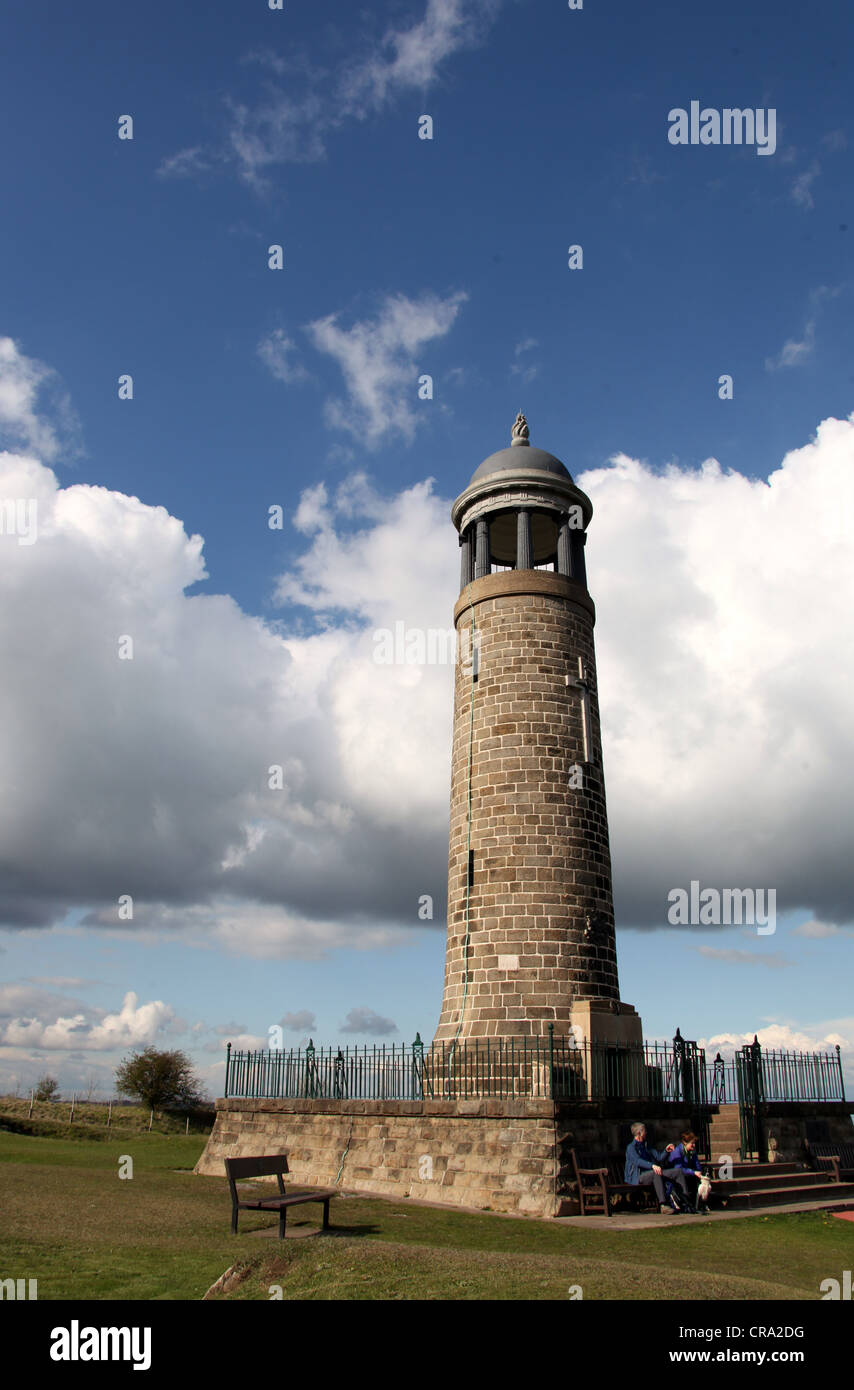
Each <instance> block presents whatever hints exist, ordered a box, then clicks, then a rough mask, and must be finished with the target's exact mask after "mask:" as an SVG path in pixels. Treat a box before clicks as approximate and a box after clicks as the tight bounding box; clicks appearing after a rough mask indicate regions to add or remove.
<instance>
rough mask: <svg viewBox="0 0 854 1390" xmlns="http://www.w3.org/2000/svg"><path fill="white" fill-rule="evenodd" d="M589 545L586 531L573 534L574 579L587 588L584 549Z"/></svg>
mask: <svg viewBox="0 0 854 1390" xmlns="http://www.w3.org/2000/svg"><path fill="white" fill-rule="evenodd" d="M586 544H587V533H586V531H573V532H572V577H573V579H577V580H578V583H579V584H583V585H584V587H585V589H586V588H587V566H586V565H585V563H584V547H585V545H586Z"/></svg>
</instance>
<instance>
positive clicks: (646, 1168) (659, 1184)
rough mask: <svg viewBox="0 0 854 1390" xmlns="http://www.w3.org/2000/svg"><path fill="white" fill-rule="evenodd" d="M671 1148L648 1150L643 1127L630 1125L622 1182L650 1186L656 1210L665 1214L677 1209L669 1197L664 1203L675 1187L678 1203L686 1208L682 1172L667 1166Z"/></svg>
mask: <svg viewBox="0 0 854 1390" xmlns="http://www.w3.org/2000/svg"><path fill="white" fill-rule="evenodd" d="M672 1149H673V1145H672V1144H668V1145H667V1148H666V1149H650V1148H649V1147H648V1146H647V1142H646V1125H643V1124H634V1125H632V1142H631V1143H630V1144H629V1146H628V1148H627V1149H626V1182H627V1183H629V1184H630V1186H632V1187H646V1186H648V1185H649V1184H650V1183H651V1184H652V1186H653V1187H654V1188H655V1195H656V1197H657V1198H658V1205H659V1208H660V1210H661V1211H662V1212H667V1213H668V1214H670V1213H672V1212H674V1211H680V1210H681V1206H680V1205H679V1203H678V1202H677V1201H676V1200H674V1199H673V1197H670V1200H668V1194H669V1193H670V1192H671V1190H672V1188H673V1187H677V1188H679V1191H680V1195H681V1198H682V1200H683V1201H684V1203H685V1205H686V1206H688V1205H689V1199H688V1188H687V1179H686V1176H685V1171H684V1169H683V1168H677V1167H673V1165H672V1164H671V1162H670V1158H671V1151H672ZM665 1184H666V1186H665Z"/></svg>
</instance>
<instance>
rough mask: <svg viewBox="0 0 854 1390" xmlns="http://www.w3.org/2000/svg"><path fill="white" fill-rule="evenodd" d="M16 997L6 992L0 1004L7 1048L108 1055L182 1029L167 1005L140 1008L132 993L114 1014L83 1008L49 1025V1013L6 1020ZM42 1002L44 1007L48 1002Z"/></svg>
mask: <svg viewBox="0 0 854 1390" xmlns="http://www.w3.org/2000/svg"><path fill="white" fill-rule="evenodd" d="M15 993H16V990H15V987H12V989H10V990H6V991H3V994H4V995H5V999H4V1000H2V1001H0V1020H2V1021H0V1042H2V1045H3V1046H4V1047H24V1048H30V1049H34V1050H37V1051H59V1050H62V1051H64V1050H66V1049H69V1048H70V1049H73V1050H75V1051H80V1050H81V1049H82V1050H83V1051H87V1052H109V1051H111V1050H114V1049H116V1048H123V1047H141V1046H145V1045H146V1044H148V1043H152V1042H154V1040H155V1039H156V1038H157V1037H158V1036H159V1035H160V1034H162V1033H164V1032H169V1031H174V1030H175V1029H176V1028H178V1027H180V1026H182V1025H180V1023H179V1021H178V1020H176V1018H175V1014H174V1011H173V1010H172V1009H171V1008H170V1006H169V1005H168V1004H164V1003H163V1001H162V1000H160V999H155V1000H151V1001H150V1002H149V1003H147V1004H140V1003H139V1000H138V997H137V995H136V994H134V993H133V991H132V990H130V991H128V993H127V994H126V995H125V997H124V1001H123V1003H122V1007H121V1009H120V1010H119V1011H118V1012H117V1013H113V1014H109V1013H104V1012H103V1010H92V1009H88V1008H86V1007H83V1006H81V1007H80V1008H79V1009H77V1011H76V1012H74V1013H73V1014H68V1015H67V1016H64V1015H60V1016H59V1017H55V1018H53V1020H52V1021H48V1017H47V1014H46V1013H44V1014H43V1015H42V1016H41V1017H28V1016H26V1015H24V1014H19V1015H16V1016H14V1017H5V1018H3V1014H5V1012H6V1010H7V1009H8V1008H9V1005H10V1002H11V1001H12V1000H13V999H14V998H15ZM29 1002H30V1003H31V1004H32V1003H33V1002H35V1001H34V1000H32V999H31V1000H30V1001H29ZM39 1002H40V1003H41V1004H42V1007H44V1003H46V1002H47V1001H39Z"/></svg>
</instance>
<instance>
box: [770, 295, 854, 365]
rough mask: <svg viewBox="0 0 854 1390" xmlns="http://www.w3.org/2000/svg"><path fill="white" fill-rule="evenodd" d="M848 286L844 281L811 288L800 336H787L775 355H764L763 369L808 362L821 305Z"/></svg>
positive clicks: (812, 348) (835, 297) (811, 353)
mask: <svg viewBox="0 0 854 1390" xmlns="http://www.w3.org/2000/svg"><path fill="white" fill-rule="evenodd" d="M850 288H851V286H850V283H847V282H846V283H843V284H841V285H834V286H832V287H831V286H828V285H819V286H818V287H817V289H814V290H811V291H810V296H809V310H808V314H807V319H806V322H805V324H804V330H803V333H802V335H801V337H800V338H789V339H788V340H787V341H786V342H785V343H784V344H783V346H782V348H781V349H780V351H779V352H778V354H777V356H776V357H766V359H765V370H766V371H768V372H775V371H779V370H780V368H781V367H800V366H801V365H802V364H803V363H804V362H808V361H809V359H810V358H811V357H812V355H813V353H814V352H815V341H816V340H815V331H816V322H817V317H818V314H819V312H820V310H821V306H822V305H823V304H825V303H827V301H828V300H832V299H838V298H839V296H840V295H841V294H844V293H845V291H846V290H849V289H850Z"/></svg>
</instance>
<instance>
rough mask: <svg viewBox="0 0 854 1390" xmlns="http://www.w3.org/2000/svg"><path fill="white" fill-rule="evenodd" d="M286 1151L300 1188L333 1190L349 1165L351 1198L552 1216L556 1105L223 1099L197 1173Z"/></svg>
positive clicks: (346, 1180)
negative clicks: (367, 1195) (371, 1196)
mask: <svg viewBox="0 0 854 1390" xmlns="http://www.w3.org/2000/svg"><path fill="white" fill-rule="evenodd" d="M345 1149H346V1150H347V1153H346V1157H344V1151H345ZM283 1150H285V1151H286V1152H287V1154H288V1164H289V1167H290V1171H291V1178H290V1180H291V1181H293V1182H295V1183H296V1184H298V1185H302V1184H305V1185H308V1186H319V1187H331V1186H334V1185H335V1182H336V1178H337V1175H338V1172H339V1169H340V1168H341V1162H342V1157H343V1159H344V1162H343V1171H342V1172H341V1181H340V1185H341V1187H343V1188H345V1189H349V1188H355V1189H358V1190H359V1191H361V1192H375V1193H378V1194H381V1195H383V1196H389V1197H397V1198H400V1197H406V1196H409V1197H416V1198H420V1199H421V1200H423V1201H433V1202H443V1203H448V1204H449V1205H455V1206H460V1205H462V1206H473V1207H481V1208H483V1207H489V1208H490V1209H491V1210H493V1211H501V1212H515V1213H517V1214H519V1215H531V1216H553V1215H554V1212H555V1130H554V1105H553V1104H552V1103H551V1102H550V1101H546V1100H529V1101H494V1100H492V1101H489V1100H478V1101H335V1100H328V1101H300V1100H220V1101H218V1102H217V1117H216V1122H215V1124H214V1128H213V1132H212V1134H211V1136H210V1139H209V1140H208V1144H207V1147H206V1149H205V1152H204V1154H203V1155H202V1157H201V1159H200V1160H199V1163H198V1165H197V1167H196V1172H197V1173H201V1174H205V1175H208V1176H219V1175H223V1174H224V1173H225V1168H224V1166H223V1159H224V1158H226V1157H228V1158H240V1157H246V1156H249V1155H254V1154H265V1153H268V1154H274V1153H280V1152H282V1151H283ZM425 1159H427V1160H429V1164H427V1163H425V1162H424V1160H425ZM431 1165H432V1175H431V1174H430V1166H431Z"/></svg>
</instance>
